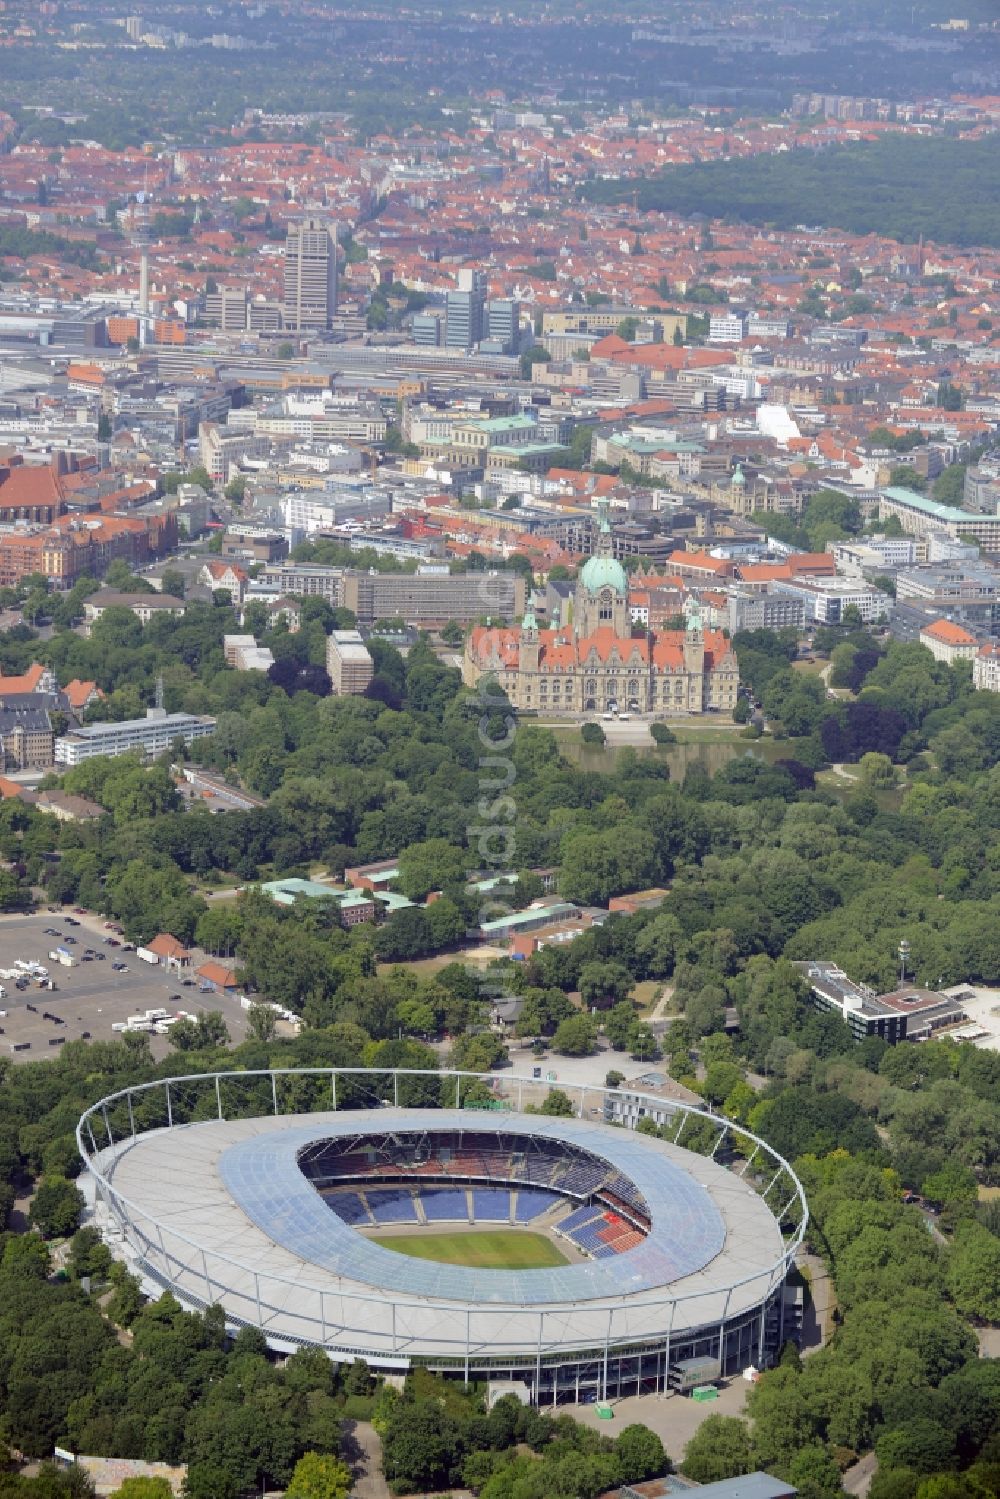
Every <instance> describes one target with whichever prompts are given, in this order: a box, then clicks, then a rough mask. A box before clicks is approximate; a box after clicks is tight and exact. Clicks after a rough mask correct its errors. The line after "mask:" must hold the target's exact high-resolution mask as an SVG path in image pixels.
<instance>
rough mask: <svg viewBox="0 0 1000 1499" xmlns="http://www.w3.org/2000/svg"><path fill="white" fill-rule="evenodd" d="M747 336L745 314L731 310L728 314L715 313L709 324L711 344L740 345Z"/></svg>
mask: <svg viewBox="0 0 1000 1499" xmlns="http://www.w3.org/2000/svg"><path fill="white" fill-rule="evenodd" d="M746 336H747V316H746V313H745V312H737V311H735V310H733V309H730V310H729V311H728V312H713V313H712V316H711V318H710V319H709V324H708V341H709V343H710V344H739V343H742V342H743V340H744V339H745V338H746Z"/></svg>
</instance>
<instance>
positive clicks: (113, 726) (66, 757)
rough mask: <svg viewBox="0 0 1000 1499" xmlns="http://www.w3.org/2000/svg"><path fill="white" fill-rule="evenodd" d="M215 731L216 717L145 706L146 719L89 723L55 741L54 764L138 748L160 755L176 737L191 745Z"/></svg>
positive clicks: (122, 753)
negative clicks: (197, 715) (166, 710)
mask: <svg viewBox="0 0 1000 1499" xmlns="http://www.w3.org/2000/svg"><path fill="white" fill-rule="evenodd" d="M214 733H215V719H214V718H208V717H196V716H195V715H194V714H193V713H166V712H164V710H163V709H162V708H148V709H147V710H146V717H145V718H128V719H125V720H123V721H122V722H121V723H92V724H85V725H84V726H83V727H82V728H80V729H76V730H74V732H73V733H72V734H65V735H63V737H62V738H61V739H57V740H56V745H55V760H56V764H57V765H70V766H72V765H82V764H83V762H84V760H94V759H96V758H97V757H98V756H99V755H110V756H115V755H125V754H128V752H129V750H139V751H140V752H141V753H142V754H144V755H149V756H152V755H161V754H162V753H163V751H164V750H168V749H170V747H171V745H173V744H174V743H175V742H176V740H178V739H181V740H183V741H184V743H185V744H192V743H193V742H194V740H195V739H204V738H206V737H207V736H208V735H209V734H214Z"/></svg>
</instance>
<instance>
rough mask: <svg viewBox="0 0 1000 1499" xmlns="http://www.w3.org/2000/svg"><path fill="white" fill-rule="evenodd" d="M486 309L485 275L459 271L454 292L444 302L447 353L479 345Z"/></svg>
mask: <svg viewBox="0 0 1000 1499" xmlns="http://www.w3.org/2000/svg"><path fill="white" fill-rule="evenodd" d="M485 308H486V274H485V272H484V271H470V270H463V271H459V273H458V289H457V291H450V292H449V293H448V294H447V296H446V298H445V335H444V341H445V344H446V345H447V347H448V348H449V349H471V348H472V347H473V346H474V345H475V344H478V343H479V342H480V340H481V339H482V336H483V314H484V311H485Z"/></svg>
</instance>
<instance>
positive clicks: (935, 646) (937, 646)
mask: <svg viewBox="0 0 1000 1499" xmlns="http://www.w3.org/2000/svg"><path fill="white" fill-rule="evenodd" d="M920 644H921V645H922V646H926V648H927V649H928V650H929V651H930V653H931V655H932V656H933V657H934V659H935V661H943V662H944V663H945V665H946V666H954V665H955V662H956V661H974V660H975V658H976V656H977V654H978V652H979V641H978V639H977V638H976V636H975V635H972V634H970V633H969V631H968V630H964V629H963V628H962V626H961V625H956V624H955V623H954V621H953V620H950V619H936V620H934V621H933V623H932V624H928V625H925V626H924V628H923V629H922V630H921V631H920Z"/></svg>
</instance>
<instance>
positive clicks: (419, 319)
mask: <svg viewBox="0 0 1000 1499" xmlns="http://www.w3.org/2000/svg"><path fill="white" fill-rule="evenodd" d="M441 321H442V320H441V318H440V316H439V315H438V314H437V313H435V312H417V313H414V315H413V321H412V323H411V324H410V331H411V333H412V334H413V342H414V343H415V344H419V345H420V346H421V347H422V348H427V349H436V348H437V347H438V345H439V344H440V342H441Z"/></svg>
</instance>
